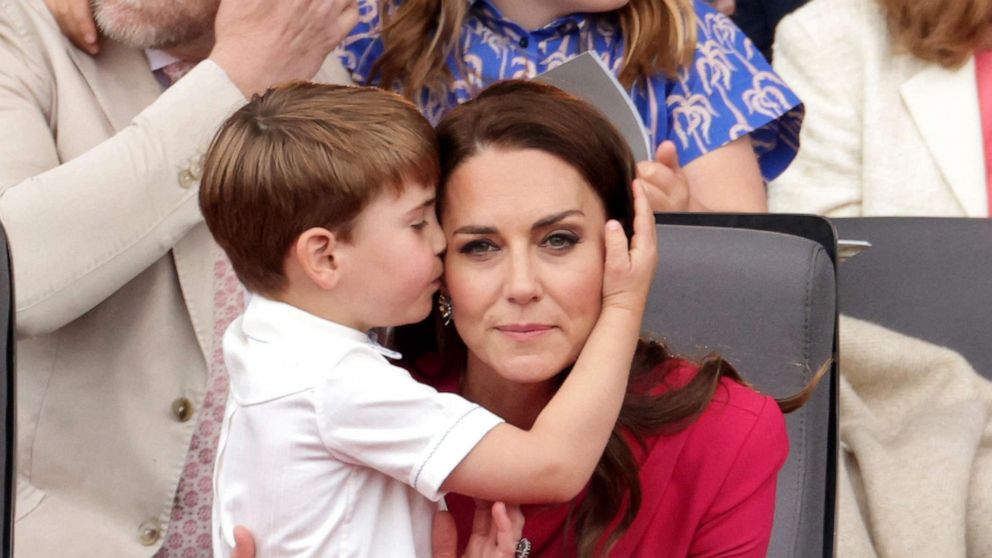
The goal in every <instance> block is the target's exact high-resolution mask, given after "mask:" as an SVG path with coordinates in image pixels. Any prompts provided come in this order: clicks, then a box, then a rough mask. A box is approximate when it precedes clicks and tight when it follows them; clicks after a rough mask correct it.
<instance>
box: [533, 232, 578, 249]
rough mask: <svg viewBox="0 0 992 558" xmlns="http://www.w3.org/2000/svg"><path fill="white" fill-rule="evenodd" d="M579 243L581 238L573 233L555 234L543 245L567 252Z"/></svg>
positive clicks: (547, 238) (546, 238) (545, 240)
mask: <svg viewBox="0 0 992 558" xmlns="http://www.w3.org/2000/svg"><path fill="white" fill-rule="evenodd" d="M578 243H579V237H578V236H577V235H576V234H574V233H571V232H553V233H551V234H549V235H548V236H547V237H545V239H544V241H543V242H542V243H541V244H543V245H544V246H547V247H548V248H551V249H552V250H567V249H568V248H571V247H572V246H575V245H576V244H578Z"/></svg>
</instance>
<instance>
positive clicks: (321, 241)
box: [292, 227, 341, 290]
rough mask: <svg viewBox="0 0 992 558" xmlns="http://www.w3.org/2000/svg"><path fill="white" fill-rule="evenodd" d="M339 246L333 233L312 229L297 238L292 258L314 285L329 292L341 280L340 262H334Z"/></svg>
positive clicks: (322, 229) (316, 228) (319, 228)
mask: <svg viewBox="0 0 992 558" xmlns="http://www.w3.org/2000/svg"><path fill="white" fill-rule="evenodd" d="M339 244H340V243H339V242H338V239H337V238H336V237H335V236H334V233H332V232H331V231H329V230H327V229H325V228H322V227H314V228H312V229H307V230H305V231H303V233H302V234H301V235H300V236H299V237H297V239H296V244H295V245H294V246H293V254H292V257H293V259H295V260H296V264H297V265H298V266H299V269H300V271H302V272H303V273H304V274H305V275H306V276H307V277H308V278H309V279H310V280H311V281H312V282H313V283H314V285H316V286H318V287H320V288H321V289H324V290H330V289H332V288H334V286H335V285H337V283H338V281H339V280H340V278H341V270H340V265H339V264H340V262H339V261H336V260H335V252H336V251H337V250H338V248H339Z"/></svg>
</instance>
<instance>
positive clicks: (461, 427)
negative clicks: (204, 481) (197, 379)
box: [213, 296, 502, 558]
mask: <svg viewBox="0 0 992 558" xmlns="http://www.w3.org/2000/svg"><path fill="white" fill-rule="evenodd" d="M383 351H385V350H384V349H382V348H381V347H378V346H377V345H375V344H373V343H372V342H371V341H370V340H369V338H368V336H367V335H366V334H365V333H363V332H361V331H357V330H354V329H350V328H347V327H344V326H341V325H339V324H335V323H333V322H329V321H327V320H324V319H321V318H318V317H317V316H314V315H312V314H308V313H306V312H304V311H302V310H300V309H298V308H295V307H293V306H290V305H287V304H283V303H280V302H275V301H272V300H268V299H265V298H263V297H260V296H254V297H252V299H251V301H250V302H249V304H248V307H247V309H246V310H245V313H244V314H243V315H242V316H241V317H239V318H238V319H237V320H235V321H234V322H233V323H232V324H231V327H230V328H229V329H228V330H227V333H226V334H225V336H224V353H225V361H226V363H227V368H228V371H229V373H230V378H231V393H230V397H229V399H228V403H227V409H226V411H225V414H224V426H223V429H222V431H221V436H220V445H219V448H218V454H217V464H216V467H215V471H214V491H215V494H214V508H213V522H214V527H213V539H214V553H215V555H216V556H229V555H230V553H231V549H232V548H233V546H234V538H233V529H234V526H235V525H245V526H247V527H249V528H250V529H251V530H252V532H253V534H254V537H255V541H256V549H257V554H256V556H257V557H258V558H274V557H277V556H278V557H282V556H295V557H304V556H306V557H309V556H313V557H317V556H321V557H324V556H342V557H343V556H356V557H357V556H363V557H364V556H371V557H378V556H389V557H404V556H425V557H428V556H430V532H431V520H432V516H433V513H434V510H435V507H436V506H435V504H433V503H432V501H437V500H439V499H440V498H441V496H442V494H441V492H440V489H441V484H442V483H443V482H444V480H445V479H446V478H447V477H448V475H449V474H450V473H451V471H452V470H453V469H454V468H455V467H456V466H457V465H458V464H459V463H460V462H461V461H462V459H463V458H464V457H465V456H466V455H467V454H468V453H469V452H470V451H471V450H472V448H473V447H475V445H476V444H477V443H478V442H479V440H481V439H482V437H483V436H484V435H485V434H486V433H487V432H489V430H490V429H492V428H493V427H494V426H496V425H497V424H499V423H500V422H502V420H501V419H500V418H499V417H497V416H495V415H493V414H492V413H490V412H489V411H487V410H485V409H483V408H482V407H480V406H478V405H476V404H474V403H471V402H469V401H466V400H465V399H463V398H461V397H459V396H457V395H454V394H449V393H438V392H437V391H436V390H434V389H433V388H431V387H429V386H426V385H423V384H421V383H419V382H417V381H416V380H414V379H413V378H412V377H411V376H410V375H409V373H408V372H407V371H405V370H403V369H402V368H399V367H396V366H393V365H391V364H390V363H389V362H387V361H386V359H385V358H384V357H383Z"/></svg>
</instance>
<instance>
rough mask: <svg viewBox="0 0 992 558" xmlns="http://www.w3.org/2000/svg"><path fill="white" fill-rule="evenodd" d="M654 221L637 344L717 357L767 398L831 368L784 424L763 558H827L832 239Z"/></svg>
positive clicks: (812, 220)
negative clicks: (784, 445) (655, 343)
mask: <svg viewBox="0 0 992 558" xmlns="http://www.w3.org/2000/svg"><path fill="white" fill-rule="evenodd" d="M656 218H657V220H658V222H659V223H660V224H659V225H658V239H659V256H660V257H659V267H658V272H657V275H656V278H655V282H654V285H655V287H654V288H653V289H652V292H651V295H650V297H649V300H648V308H647V311H646V313H645V315H646V318H645V323H644V330H645V332H647V333H652V334H655V335H657V336H659V337H660V338H661V339H662V340H664V341H665V342H666V344H667V345H668V346H669V348H670V349H672V350H673V351H674V352H676V353H678V354H681V355H685V356H688V357H693V358H701V357H702V356H705V355H706V354H708V353H710V352H718V353H720V354H721V355H722V356H724V357H725V358H727V359H728V360H729V361H730V362H731V363H732V364H734V365H735V366H736V367H737V368H738V370H740V372H741V373H742V374H743V375H744V377H745V378H747V379H748V381H750V382H751V383H752V384H753V385H754V386H755V387H756V388H757V389H758V390H760V391H762V392H764V393H768V394H770V395H774V396H777V397H781V396H787V395H791V394H793V393H795V392H797V391H799V390H800V389H802V388H803V387H804V386H805V385H807V384H808V382H809V381H810V379H811V378H812V376H813V374H814V373H815V371H816V370H817V369H818V368H819V367H820V366H821V365H822V364H823V363H825V362H828V361H830V359H834V360H833V364H831V371H830V372H829V374H828V375H827V376H825V377H824V378H823V379H822V380H821V383H820V384H819V386H818V387H817V389H816V391H815V392H814V394H813V397H812V398H811V400H810V401H809V402H807V403H806V405H804V406H803V407H802V408H801V409H799V410H797V411H795V412H793V413H791V414H789V415H786V424H787V428H788V432H789V440H790V450H789V457H788V460H787V462H786V464H785V466H784V467H783V469H782V471H781V473H780V475H779V479H778V491H777V501H776V512H775V522H774V527H773V531H772V538H771V543H770V546H769V551H768V556H771V557H773V558H779V557H781V558H787V557H788V558H791V557H803V558H808V557H819V556H833V552H834V550H833V549H834V536H835V534H834V531H835V521H834V515H835V484H836V460H837V388H836V381H837V380H836V318H837V309H836V284H835V280H834V272H835V263H834V257H835V254H836V243H835V237H834V235H833V228H832V227H831V226H830V224H829V223H828V222H827V221H825V220H824V219H822V218H820V217H814V216H775V215H762V216H758V215H714V214H709V215H686V214H658V215H657V217H656ZM665 223H680V224H665ZM762 229H763V230H762ZM774 231H785V232H774ZM793 233H796V234H793ZM797 234H799V235H801V236H797ZM808 237H809V238H808ZM810 238H814V239H815V240H811V239H810Z"/></svg>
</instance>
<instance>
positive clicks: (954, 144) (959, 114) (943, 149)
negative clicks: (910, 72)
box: [899, 58, 987, 217]
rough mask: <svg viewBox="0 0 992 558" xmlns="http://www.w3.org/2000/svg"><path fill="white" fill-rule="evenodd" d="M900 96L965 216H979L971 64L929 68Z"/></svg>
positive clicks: (980, 165)
mask: <svg viewBox="0 0 992 558" xmlns="http://www.w3.org/2000/svg"><path fill="white" fill-rule="evenodd" d="M899 92H900V94H901V95H902V99H903V102H905V103H906V107H907V109H908V110H909V114H910V116H911V117H912V118H913V120H914V121H915V122H916V125H917V127H918V128H919V130H920V133H921V134H922V136H923V140H924V142H926V144H927V148H928V149H929V151H930V153H931V155H933V158H934V160H935V161H936V162H937V166H938V167H939V168H940V171H941V173H942V174H943V175H944V179H945V180H946V181H947V183H948V184H949V185H950V187H951V189H952V190H953V192H954V195H955V196H956V197H957V198H958V201H959V202H960V203H961V206H962V207H963V208H964V210H965V212H966V214H967V215H968V216H969V217H982V216H984V215H985V212H984V208H985V207H986V203H987V202H986V196H987V194H986V184H985V157H984V154H983V151H982V128H981V119H980V117H979V112H978V91H977V87H976V85H975V61H974V59H973V58H972V59H971V60H969V61H968V63H967V64H965V65H964V66H963V67H962V68H959V69H957V70H947V69H945V68H942V67H940V66H937V65H935V64H933V65H929V66H927V67H926V68H925V69H924V70H922V71H921V72H919V73H917V74H916V75H914V76H913V77H911V78H910V79H909V80H907V81H906V82H905V83H903V84H902V86H901V87H900V88H899Z"/></svg>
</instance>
